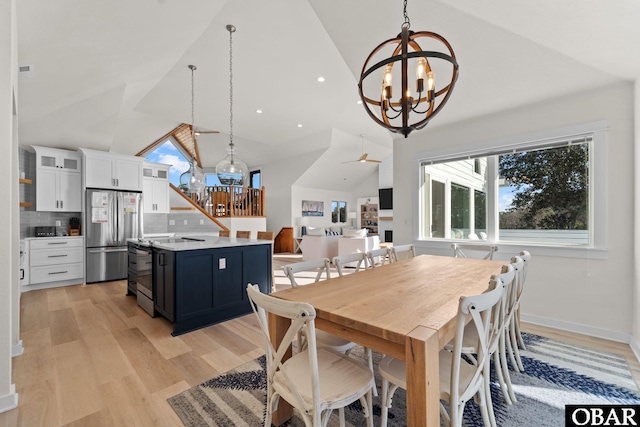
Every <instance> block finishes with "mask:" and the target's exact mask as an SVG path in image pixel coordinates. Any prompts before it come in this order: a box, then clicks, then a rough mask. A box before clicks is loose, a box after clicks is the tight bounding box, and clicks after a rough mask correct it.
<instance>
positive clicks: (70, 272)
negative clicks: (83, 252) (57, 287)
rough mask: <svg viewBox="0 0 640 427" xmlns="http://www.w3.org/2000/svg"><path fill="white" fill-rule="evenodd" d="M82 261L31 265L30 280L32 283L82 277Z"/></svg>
mask: <svg viewBox="0 0 640 427" xmlns="http://www.w3.org/2000/svg"><path fill="white" fill-rule="evenodd" d="M83 265H84V264H83V263H81V262H78V263H74V264H58V265H47V266H41V267H31V269H30V270H29V273H30V282H31V284H34V283H47V282H58V281H61V280H71V279H82V277H83V270H84V268H83Z"/></svg>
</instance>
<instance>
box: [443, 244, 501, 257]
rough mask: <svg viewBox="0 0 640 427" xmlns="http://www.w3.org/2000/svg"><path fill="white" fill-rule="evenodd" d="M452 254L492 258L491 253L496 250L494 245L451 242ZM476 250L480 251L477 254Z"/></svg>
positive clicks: (455, 255)
mask: <svg viewBox="0 0 640 427" xmlns="http://www.w3.org/2000/svg"><path fill="white" fill-rule="evenodd" d="M451 249H453V256H454V257H456V258H482V259H493V254H495V253H496V252H498V247H497V246H495V245H472V244H469V245H466V244H464V243H452V244H451ZM478 252H481V253H480V254H478Z"/></svg>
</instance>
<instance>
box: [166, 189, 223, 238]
mask: <svg viewBox="0 0 640 427" xmlns="http://www.w3.org/2000/svg"><path fill="white" fill-rule="evenodd" d="M169 186H170V187H171V188H172V189H173V191H175V192H176V193H178V194H179V195H180V196H181V197H182V198H183V199H185V200H186V201H188V202H189V203H190V204H191V206H193V208H195V209H197V210H199V211H200V212H201V213H202V214H204V215H206V216H207V217H208V218H209V219H210V220H211V221H213V222H214V223H215V224H216V225H217V226H218V227H220V228H221V229H222V230H227V231H229V229H228V228H227V227H226V226H225V225H224V224H222V223H221V222H220V221H218V220H217V219H216V218H215V217H213V216H211V215H210V214H209V212H207V211H206V210H204V209H202V207H201V206H200V205H199V204H198V203H196V202H195V201H194V200H192V199H191V198H190V197H188V196H187V195H186V194H184V193H183V192H182V191H180V190H179V189H178V187H176V186H175V185H173V184H171V183H169Z"/></svg>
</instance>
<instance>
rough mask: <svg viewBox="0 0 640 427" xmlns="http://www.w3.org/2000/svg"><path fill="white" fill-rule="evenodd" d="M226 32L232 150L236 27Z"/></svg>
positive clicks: (230, 27)
mask: <svg viewBox="0 0 640 427" xmlns="http://www.w3.org/2000/svg"><path fill="white" fill-rule="evenodd" d="M227 30H228V31H229V145H230V146H231V148H233V33H234V31H235V30H236V27H234V26H233V25H227ZM232 155H233V154H232Z"/></svg>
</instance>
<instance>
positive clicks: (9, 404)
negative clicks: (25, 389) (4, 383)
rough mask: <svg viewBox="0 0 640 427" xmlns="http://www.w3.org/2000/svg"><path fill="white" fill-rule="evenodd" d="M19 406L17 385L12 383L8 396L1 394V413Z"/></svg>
mask: <svg viewBox="0 0 640 427" xmlns="http://www.w3.org/2000/svg"><path fill="white" fill-rule="evenodd" d="M17 407H18V393H16V385H15V384H11V388H10V393H9V394H7V395H6V396H0V413H1V412H7V411H10V410H12V409H15V408H17Z"/></svg>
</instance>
